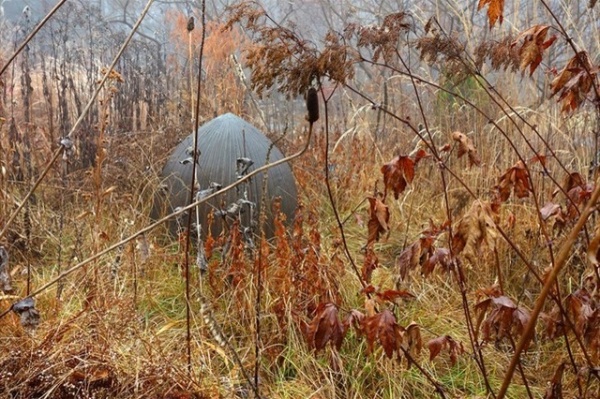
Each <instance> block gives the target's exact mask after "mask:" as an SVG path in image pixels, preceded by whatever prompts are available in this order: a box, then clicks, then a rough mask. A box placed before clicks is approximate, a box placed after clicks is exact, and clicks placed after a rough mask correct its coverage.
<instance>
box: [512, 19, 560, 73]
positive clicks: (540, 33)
mask: <svg viewBox="0 0 600 399" xmlns="http://www.w3.org/2000/svg"><path fill="white" fill-rule="evenodd" d="M549 29H550V26H549V25H534V26H532V27H531V28H529V29H527V30H526V31H523V32H521V34H520V35H519V36H517V39H516V40H515V41H514V42H513V43H512V46H516V45H517V43H519V42H521V47H520V48H519V58H520V59H521V70H522V71H524V70H525V69H526V68H527V67H529V75H530V76H531V75H532V74H533V72H534V71H535V70H536V68H537V67H538V65H540V63H541V62H542V53H543V52H544V50H545V49H547V48H548V47H550V46H551V45H552V43H554V41H555V40H556V36H555V35H553V36H551V37H550V38H548V40H546V36H547V34H548V30H549Z"/></svg>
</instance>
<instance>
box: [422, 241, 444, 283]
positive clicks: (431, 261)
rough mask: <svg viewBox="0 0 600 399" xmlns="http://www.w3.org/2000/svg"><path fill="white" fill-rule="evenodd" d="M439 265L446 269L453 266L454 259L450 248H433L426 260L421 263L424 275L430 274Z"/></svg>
mask: <svg viewBox="0 0 600 399" xmlns="http://www.w3.org/2000/svg"><path fill="white" fill-rule="evenodd" d="M437 265H440V266H442V267H443V268H444V269H445V270H446V271H448V272H449V271H450V270H451V268H452V259H451V254H450V250H449V249H448V248H436V249H434V250H433V253H432V254H431V256H429V257H428V258H427V259H426V260H425V262H423V264H422V265H421V274H422V275H423V276H424V277H427V276H429V275H430V274H431V273H432V272H433V270H434V269H435V267H436V266H437Z"/></svg>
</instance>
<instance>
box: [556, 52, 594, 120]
mask: <svg viewBox="0 0 600 399" xmlns="http://www.w3.org/2000/svg"><path fill="white" fill-rule="evenodd" d="M599 71H600V68H599V67H598V66H596V67H594V66H593V65H592V63H591V61H590V57H589V55H588V53H587V52H585V51H580V52H578V53H577V54H575V56H573V58H571V59H570V60H569V62H567V65H565V67H564V68H563V69H562V71H560V73H559V74H558V76H556V78H554V80H553V81H552V82H551V83H550V87H551V88H552V96H554V95H556V94H558V101H559V102H560V101H562V103H563V107H562V110H563V112H572V111H575V109H577V108H578V107H579V106H580V105H581V104H582V103H583V102H584V101H585V99H586V97H587V94H588V93H589V92H590V90H591V89H592V87H593V85H594V81H596V84H598V83H597V77H598V72H599Z"/></svg>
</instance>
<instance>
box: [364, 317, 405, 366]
mask: <svg viewBox="0 0 600 399" xmlns="http://www.w3.org/2000/svg"><path fill="white" fill-rule="evenodd" d="M363 331H364V332H365V336H366V339H367V351H368V353H371V352H373V347H374V345H375V342H379V344H380V345H381V346H382V347H383V350H384V352H385V354H386V356H387V357H388V358H389V359H391V358H392V356H394V352H396V351H397V350H398V349H399V348H400V344H401V343H402V330H401V327H400V326H399V325H398V324H397V323H396V316H394V314H393V313H392V312H390V311H389V310H387V309H384V310H383V311H382V312H381V313H377V314H375V315H373V316H370V317H366V318H365V319H364V322H363Z"/></svg>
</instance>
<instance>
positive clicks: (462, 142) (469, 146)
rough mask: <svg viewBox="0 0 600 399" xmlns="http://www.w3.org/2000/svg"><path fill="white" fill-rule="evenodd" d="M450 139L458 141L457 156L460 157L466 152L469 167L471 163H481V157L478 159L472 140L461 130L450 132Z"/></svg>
mask: <svg viewBox="0 0 600 399" xmlns="http://www.w3.org/2000/svg"><path fill="white" fill-rule="evenodd" d="M452 139H453V140H454V141H457V142H458V155H457V156H458V157H459V158H460V157H462V156H463V155H465V154H467V155H468V157H469V167H471V166H473V165H477V166H479V165H480V164H481V159H479V155H478V154H477V150H476V149H475V146H474V145H473V141H472V140H471V139H470V138H469V137H467V136H466V135H465V134H463V133H461V132H454V133H452Z"/></svg>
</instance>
